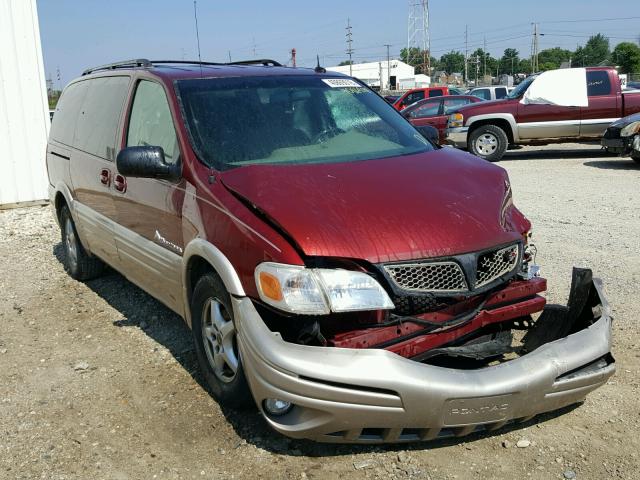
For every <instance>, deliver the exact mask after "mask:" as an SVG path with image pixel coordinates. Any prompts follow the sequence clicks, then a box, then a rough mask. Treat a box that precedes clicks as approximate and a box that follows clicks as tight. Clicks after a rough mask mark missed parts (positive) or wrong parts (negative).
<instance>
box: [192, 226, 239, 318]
mask: <svg viewBox="0 0 640 480" xmlns="http://www.w3.org/2000/svg"><path fill="white" fill-rule="evenodd" d="M193 256H199V257H202V258H203V259H205V260H206V261H207V262H209V263H210V264H211V266H212V267H213V268H214V269H215V271H216V272H217V274H218V275H219V276H220V278H221V279H222V282H223V283H224V286H225V287H226V289H227V291H228V292H229V294H230V295H233V296H237V297H244V296H246V294H245V292H244V288H243V286H242V283H240V277H239V276H238V274H237V272H236V270H235V268H233V265H231V262H230V261H229V259H228V258H227V257H226V256H225V255H224V253H222V252H221V251H220V250H219V249H218V248H216V247H215V246H214V245H213V244H212V243H210V242H207V241H206V240H203V239H202V238H196V239H193V240H191V241H190V242H189V243H188V244H187V246H186V247H185V249H184V254H183V256H182V290H183V298H184V307H185V308H184V312H185V321H186V322H187V324H188V325H189V326H191V310H190V305H189V292H188V285H189V278H188V275H189V269H188V266H189V260H190V259H191V258H192V257H193Z"/></svg>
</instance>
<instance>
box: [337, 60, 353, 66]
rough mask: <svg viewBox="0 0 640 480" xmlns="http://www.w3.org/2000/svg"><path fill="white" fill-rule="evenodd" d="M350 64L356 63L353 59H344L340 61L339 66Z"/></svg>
mask: <svg viewBox="0 0 640 480" xmlns="http://www.w3.org/2000/svg"><path fill="white" fill-rule="evenodd" d="M349 64H351V65H354V62H353V61H349V60H344V61H342V62H340V63H339V64H338V66H339V67H343V66H345V65H349Z"/></svg>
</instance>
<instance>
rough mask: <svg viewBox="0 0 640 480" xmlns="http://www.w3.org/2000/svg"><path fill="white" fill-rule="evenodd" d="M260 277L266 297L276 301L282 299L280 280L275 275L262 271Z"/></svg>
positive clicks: (261, 287) (261, 286)
mask: <svg viewBox="0 0 640 480" xmlns="http://www.w3.org/2000/svg"><path fill="white" fill-rule="evenodd" d="M259 279H260V290H261V291H262V293H263V294H264V296H265V297H267V298H270V299H271V300H273V301H276V302H279V301H281V300H282V288H281V287H280V281H279V280H278V279H277V278H276V277H275V276H274V275H271V274H270V273H267V272H260V275H259Z"/></svg>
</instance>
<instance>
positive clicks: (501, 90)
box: [496, 87, 507, 98]
mask: <svg viewBox="0 0 640 480" xmlns="http://www.w3.org/2000/svg"><path fill="white" fill-rule="evenodd" d="M506 96H507V89H506V87H498V88H496V98H504V97H506Z"/></svg>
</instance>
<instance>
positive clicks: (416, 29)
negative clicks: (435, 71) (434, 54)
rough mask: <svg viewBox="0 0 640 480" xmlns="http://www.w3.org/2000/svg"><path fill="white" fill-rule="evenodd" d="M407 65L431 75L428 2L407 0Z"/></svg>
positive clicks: (427, 0) (424, 0)
mask: <svg viewBox="0 0 640 480" xmlns="http://www.w3.org/2000/svg"><path fill="white" fill-rule="evenodd" d="M407 63H408V64H410V65H418V66H419V67H420V69H421V71H422V73H424V74H427V75H430V74H431V39H430V38H429V0H409V28H408V29H407Z"/></svg>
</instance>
